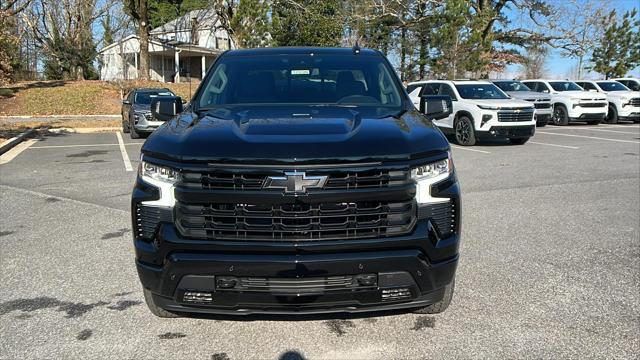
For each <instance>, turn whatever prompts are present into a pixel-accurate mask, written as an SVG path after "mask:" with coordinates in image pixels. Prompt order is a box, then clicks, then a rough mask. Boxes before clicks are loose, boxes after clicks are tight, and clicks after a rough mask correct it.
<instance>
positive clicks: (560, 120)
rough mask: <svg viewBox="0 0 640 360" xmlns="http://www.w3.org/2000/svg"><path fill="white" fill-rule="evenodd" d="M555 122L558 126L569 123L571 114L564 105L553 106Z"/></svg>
mask: <svg viewBox="0 0 640 360" xmlns="http://www.w3.org/2000/svg"><path fill="white" fill-rule="evenodd" d="M552 120H553V124H554V125H558V126H565V125H569V115H568V113H567V108H565V107H564V105H556V106H554V107H553V117H552Z"/></svg>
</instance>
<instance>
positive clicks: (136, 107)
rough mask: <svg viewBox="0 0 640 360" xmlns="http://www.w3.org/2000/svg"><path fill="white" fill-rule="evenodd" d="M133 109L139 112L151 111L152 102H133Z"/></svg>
mask: <svg viewBox="0 0 640 360" xmlns="http://www.w3.org/2000/svg"><path fill="white" fill-rule="evenodd" d="M131 109H132V110H134V111H138V112H151V104H133V105H131Z"/></svg>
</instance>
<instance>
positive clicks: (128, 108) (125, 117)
mask: <svg viewBox="0 0 640 360" xmlns="http://www.w3.org/2000/svg"><path fill="white" fill-rule="evenodd" d="M158 96H175V94H174V93H172V92H171V90H169V89H155V88H150V89H134V90H131V92H129V94H128V95H127V97H126V98H125V99H124V100H122V110H121V111H120V113H121V115H122V132H124V133H130V134H131V138H132V139H138V138H140V136H141V135H145V134H149V133H151V132H152V131H154V130H155V129H157V128H158V127H159V126H160V125H162V123H163V121H160V120H158V119H155V118H153V116H151V110H150V109H149V106H151V100H153V99H154V98H156V97H158Z"/></svg>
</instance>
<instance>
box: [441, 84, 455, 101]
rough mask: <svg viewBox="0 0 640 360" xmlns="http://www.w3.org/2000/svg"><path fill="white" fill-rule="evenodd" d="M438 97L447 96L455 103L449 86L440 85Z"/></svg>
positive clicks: (453, 94)
mask: <svg viewBox="0 0 640 360" xmlns="http://www.w3.org/2000/svg"><path fill="white" fill-rule="evenodd" d="M440 95H449V96H450V97H451V100H452V101H456V100H457V98H456V93H454V92H453V89H452V88H451V86H449V84H442V85H440Z"/></svg>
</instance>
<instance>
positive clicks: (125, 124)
mask: <svg viewBox="0 0 640 360" xmlns="http://www.w3.org/2000/svg"><path fill="white" fill-rule="evenodd" d="M129 131H131V130H130V129H129V122H128V121H125V120H124V117H123V118H122V132H123V133H125V134H128V133H129Z"/></svg>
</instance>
